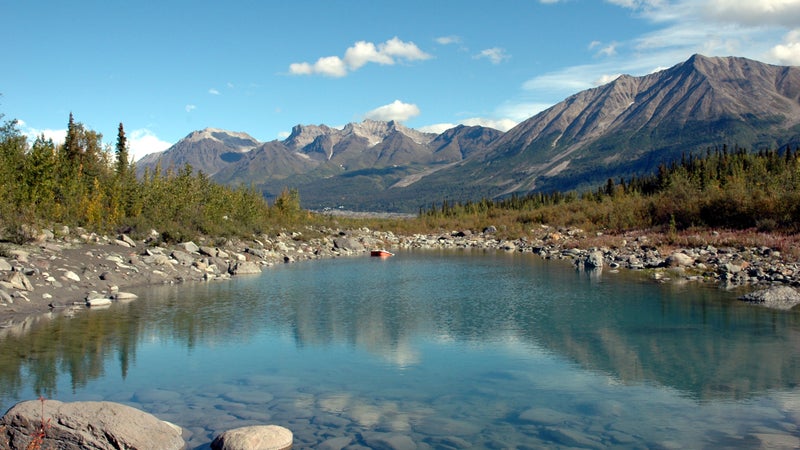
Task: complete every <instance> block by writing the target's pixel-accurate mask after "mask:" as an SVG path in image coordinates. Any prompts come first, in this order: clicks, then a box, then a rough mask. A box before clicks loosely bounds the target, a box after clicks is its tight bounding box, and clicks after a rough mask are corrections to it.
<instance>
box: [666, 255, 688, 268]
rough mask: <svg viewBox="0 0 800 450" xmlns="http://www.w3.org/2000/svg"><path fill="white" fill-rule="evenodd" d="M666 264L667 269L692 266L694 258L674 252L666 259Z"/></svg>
mask: <svg viewBox="0 0 800 450" xmlns="http://www.w3.org/2000/svg"><path fill="white" fill-rule="evenodd" d="M666 263H667V266H669V267H687V266H691V265H692V264H694V258H692V257H691V256H689V255H687V254H686V253H680V252H675V253H673V254H671V255H669V256H668V257H667V259H666Z"/></svg>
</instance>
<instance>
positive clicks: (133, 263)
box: [0, 226, 800, 327]
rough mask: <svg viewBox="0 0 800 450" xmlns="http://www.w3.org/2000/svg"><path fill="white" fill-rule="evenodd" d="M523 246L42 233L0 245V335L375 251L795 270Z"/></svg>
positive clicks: (647, 238)
mask: <svg viewBox="0 0 800 450" xmlns="http://www.w3.org/2000/svg"><path fill="white" fill-rule="evenodd" d="M531 236H532V237H528V238H522V239H515V240H509V239H502V238H500V237H498V234H497V230H494V229H492V228H491V227H490V228H488V229H486V230H481V231H479V232H475V231H470V230H463V231H453V232H449V233H441V234H416V235H411V236H399V235H395V234H394V233H392V232H388V231H374V230H369V229H366V228H361V229H356V230H334V229H306V230H303V231H299V232H294V233H281V234H279V235H278V236H266V235H264V236H260V237H258V238H255V239H251V240H240V239H233V240H225V239H216V240H211V239H205V240H199V241H198V242H184V243H180V244H175V245H165V244H163V243H160V242H159V239H158V233H155V232H154V233H153V234H152V235H151V236H150V237H148V238H146V239H142V240H138V241H136V240H133V239H131V238H130V237H129V236H127V235H119V236H99V235H96V234H93V233H87V232H85V231H84V230H81V229H77V230H69V229H66V228H63V229H61V230H58V232H57V233H56V232H53V231H52V230H43V231H41V232H39V233H37V235H36V238H35V239H34V241H33V242H32V243H31V244H27V245H22V246H18V245H12V244H2V245H0V326H3V327H9V326H12V325H14V324H15V323H18V322H20V321H22V320H24V318H26V317H29V316H32V315H38V314H41V313H47V312H51V311H69V312H74V311H77V310H82V309H86V308H87V300H91V299H97V298H100V299H105V298H107V299H109V300H112V301H114V300H115V299H117V298H122V297H125V295H124V293H125V292H126V291H127V290H129V289H134V290H135V288H136V287H137V286H145V285H154V284H175V283H185V282H214V281H217V280H226V279H230V277H232V276H233V277H235V276H237V275H243V274H252V273H260V272H261V271H262V270H263V268H265V267H268V266H270V265H273V264H283V263H291V262H294V261H299V260H307V259H320V258H335V257H339V256H349V255H359V254H368V252H369V250H371V249H375V248H395V249H412V248H420V249H459V248H460V249H484V250H496V251H507V252H530V253H535V254H537V255H539V256H541V257H543V258H546V259H571V260H573V261H574V262H575V265H576V267H578V268H580V269H591V270H636V271H645V273H647V275H648V276H650V277H651V278H652V279H654V280H657V281H659V282H669V281H693V282H710V283H720V285H721V286H723V287H726V288H731V287H740V286H749V287H753V288H756V287H765V286H772V285H784V286H794V287H796V286H800V265H799V264H798V263H797V260H796V259H795V258H794V257H792V256H791V255H786V254H785V253H783V252H781V251H778V250H776V249H775V248H773V247H769V246H765V245H753V246H742V245H739V246H732V245H726V244H724V242H725V241H726V240H728V241H729V239H726V238H725V237H724V236H720V235H719V233H716V234H715V233H714V232H709V234H708V235H706V236H698V237H697V238H696V239H694V242H696V243H697V244H698V245H694V246H688V247H679V246H676V245H674V244H665V243H664V241H665V237H664V236H663V235H657V234H654V235H647V234H645V233H642V232H637V233H629V234H622V235H603V234H599V233H585V232H584V231H582V230H579V229H555V228H550V227H545V226H542V227H540V228H539V229H537V230H536V232H535V233H531ZM715 239H716V240H717V241H716V242H715ZM715 244H716V245H715ZM121 293H122V294H121Z"/></svg>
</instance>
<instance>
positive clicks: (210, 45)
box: [0, 0, 800, 158]
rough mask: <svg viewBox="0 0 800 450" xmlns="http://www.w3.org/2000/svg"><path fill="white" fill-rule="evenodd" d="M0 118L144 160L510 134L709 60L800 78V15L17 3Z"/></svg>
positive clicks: (727, 0) (521, 6)
mask: <svg viewBox="0 0 800 450" xmlns="http://www.w3.org/2000/svg"><path fill="white" fill-rule="evenodd" d="M2 9H3V20H2V27H0V40H2V42H3V43H4V44H5V49H6V55H5V57H4V63H3V66H2V68H0V95H2V96H0V113H2V114H4V115H5V119H18V120H19V121H20V129H21V130H22V131H23V132H24V133H26V134H28V135H30V136H36V135H39V134H42V133H43V134H45V135H46V136H51V137H53V138H54V139H55V140H57V141H58V140H60V139H63V138H62V136H63V133H64V129H65V128H66V123H67V120H68V116H69V113H70V112H72V113H73V114H74V116H75V120H77V121H79V122H82V123H83V124H84V125H85V126H86V127H88V128H90V129H93V130H95V131H98V132H100V133H103V135H104V141H106V142H108V143H111V144H113V142H114V140H115V139H116V130H117V126H118V124H119V123H120V122H122V123H123V124H124V126H125V129H126V132H127V135H128V138H129V142H130V144H131V148H132V152H133V153H134V155H135V156H136V157H137V158H138V157H140V156H141V155H142V154H144V153H147V152H151V151H157V150H163V149H165V148H167V147H168V146H169V145H171V144H173V143H175V142H177V141H178V140H179V139H181V138H183V137H184V136H186V135H187V134H189V133H190V132H192V131H194V130H199V129H202V128H206V127H214V128H222V129H227V130H231V131H243V132H246V133H248V134H250V135H252V136H253V137H255V138H256V139H259V140H261V141H269V140H273V139H283V138H284V137H286V135H287V134H288V132H290V131H291V128H292V127H293V126H294V125H297V124H326V125H329V126H343V125H345V124H346V123H348V122H360V121H362V120H364V119H367V118H372V119H378V120H390V119H395V120H399V121H401V122H403V123H404V124H405V125H407V126H409V127H412V128H417V129H423V130H429V131H437V132H439V131H443V130H444V129H446V128H449V127H452V126H455V125H456V124H459V123H464V124H468V125H472V124H483V125H487V126H492V127H495V128H498V129H501V130H507V129H508V128H510V127H512V126H513V125H515V124H516V123H518V122H520V121H522V120H525V119H527V118H529V117H531V116H533V115H534V114H536V113H537V112H539V111H541V110H543V109H545V108H547V107H549V106H551V105H553V104H555V103H558V102H559V101H561V100H563V99H564V98H566V97H567V96H569V95H572V94H574V93H576V92H579V91H581V90H584V89H588V88H592V87H595V86H598V85H599V84H602V83H604V82H607V81H609V80H612V79H613V78H614V77H615V76H617V75H619V74H622V73H625V74H631V75H645V74H647V73H651V72H653V71H656V70H660V69H664V68H667V67H670V66H673V65H675V64H677V63H679V62H681V61H684V60H686V59H687V58H688V57H689V56H691V55H692V54H694V53H701V54H704V55H707V56H745V57H748V58H753V59H757V60H760V61H764V62H768V63H773V64H781V65H800V0H748V1H742V0H674V1H668V0H606V1H602V0H594V1H590V0H539V1H537V0H527V1H523V0H493V1H492V2H487V1H471V0H439V1H436V0H434V1H431V0H425V1H417V0H404V1H403V2H384V1H375V0H370V1H366V0H364V1H361V0H357V1H347V2H344V1H343V2H334V1H322V0H320V1H310V0H299V1H237V0H229V1H227V2H219V1H217V2H208V1H202V0H194V1H177V0H164V1H162V2H153V1H145V2H123V1H117V0H97V1H84V0H73V1H70V2H54V1H37V0H26V1H6V2H4V4H3V8H2Z"/></svg>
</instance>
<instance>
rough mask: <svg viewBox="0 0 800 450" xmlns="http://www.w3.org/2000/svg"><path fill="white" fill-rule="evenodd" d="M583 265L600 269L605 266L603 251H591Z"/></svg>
mask: <svg viewBox="0 0 800 450" xmlns="http://www.w3.org/2000/svg"><path fill="white" fill-rule="evenodd" d="M583 267H585V268H587V269H597V270H600V269H602V268H603V252H601V251H594V252H591V253H589V256H587V257H586V260H585V261H584V262H583Z"/></svg>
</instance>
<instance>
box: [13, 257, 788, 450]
mask: <svg viewBox="0 0 800 450" xmlns="http://www.w3.org/2000/svg"><path fill="white" fill-rule="evenodd" d="M137 293H138V294H140V299H139V300H137V301H134V302H131V303H127V304H117V305H113V306H112V307H111V308H109V309H106V310H102V311H86V312H84V313H81V314H78V315H76V316H74V317H72V318H68V317H62V316H57V317H53V318H51V319H49V320H43V321H40V322H38V323H36V324H34V325H31V326H29V327H28V328H29V330H27V331H26V332H25V333H6V334H5V335H3V336H4V337H3V338H2V340H0V349H1V350H0V400H2V406H3V407H4V408H8V407H10V406H11V405H13V404H14V403H15V402H16V401H18V400H20V399H29V398H35V397H37V396H38V395H44V396H46V397H47V398H55V399H58V400H62V401H72V400H100V399H103V400H111V401H118V402H122V403H126V404H130V405H132V406H135V407H138V408H141V409H144V410H146V411H149V412H152V413H154V414H156V415H157V416H158V417H160V418H162V419H165V420H169V421H171V422H174V423H176V424H178V425H180V426H182V427H184V428H185V429H186V430H187V441H188V442H189V444H190V448H208V443H209V442H210V441H211V440H212V439H213V437H214V436H215V435H216V434H217V433H219V432H221V431H224V430H225V429H230V428H235V427H239V426H246V425H252V424H263V423H273V424H278V425H283V426H285V427H287V428H289V429H291V430H292V431H293V432H294V434H295V448H364V447H370V448H402V449H406V448H420V449H425V448H445V449H447V448H469V447H474V448H520V449H523V448H608V447H618V448H720V447H724V448H754V447H755V448H757V447H759V446H772V447H773V448H775V447H777V448H780V447H786V448H791V447H792V446H798V445H800V432H799V431H798V425H799V424H800V389H799V388H798V382H800V314H798V313H796V312H774V311H768V310H766V309H762V308H757V307H753V306H750V305H746V304H741V303H740V302H737V301H735V297H736V295H735V294H734V293H730V292H726V291H722V290H720V289H718V288H716V287H713V286H703V285H698V284H682V285H677V284H671V283H666V284H657V283H654V282H653V281H650V280H646V279H644V278H643V277H641V276H640V275H637V274H633V273H626V272H620V273H611V272H609V271H606V272H604V273H600V274H598V273H586V272H578V271H576V270H575V269H574V268H572V266H570V265H569V264H567V263H563V262H557V261H543V260H541V259H540V258H538V257H536V256H534V255H530V254H520V253H484V252H474V253H473V252H463V251H453V252H435V251H429V252H422V251H417V252H401V253H399V254H398V255H397V256H396V257H394V258H389V259H379V258H368V257H354V258H340V259H333V260H323V261H314V262H304V263H297V264H290V265H281V266H275V267H273V268H269V269H267V270H265V272H264V273H263V274H262V275H261V276H253V277H247V278H240V279H237V280H233V281H230V282H221V283H210V284H187V285H182V286H178V287H157V288H149V289H144V290H141V291H137Z"/></svg>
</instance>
